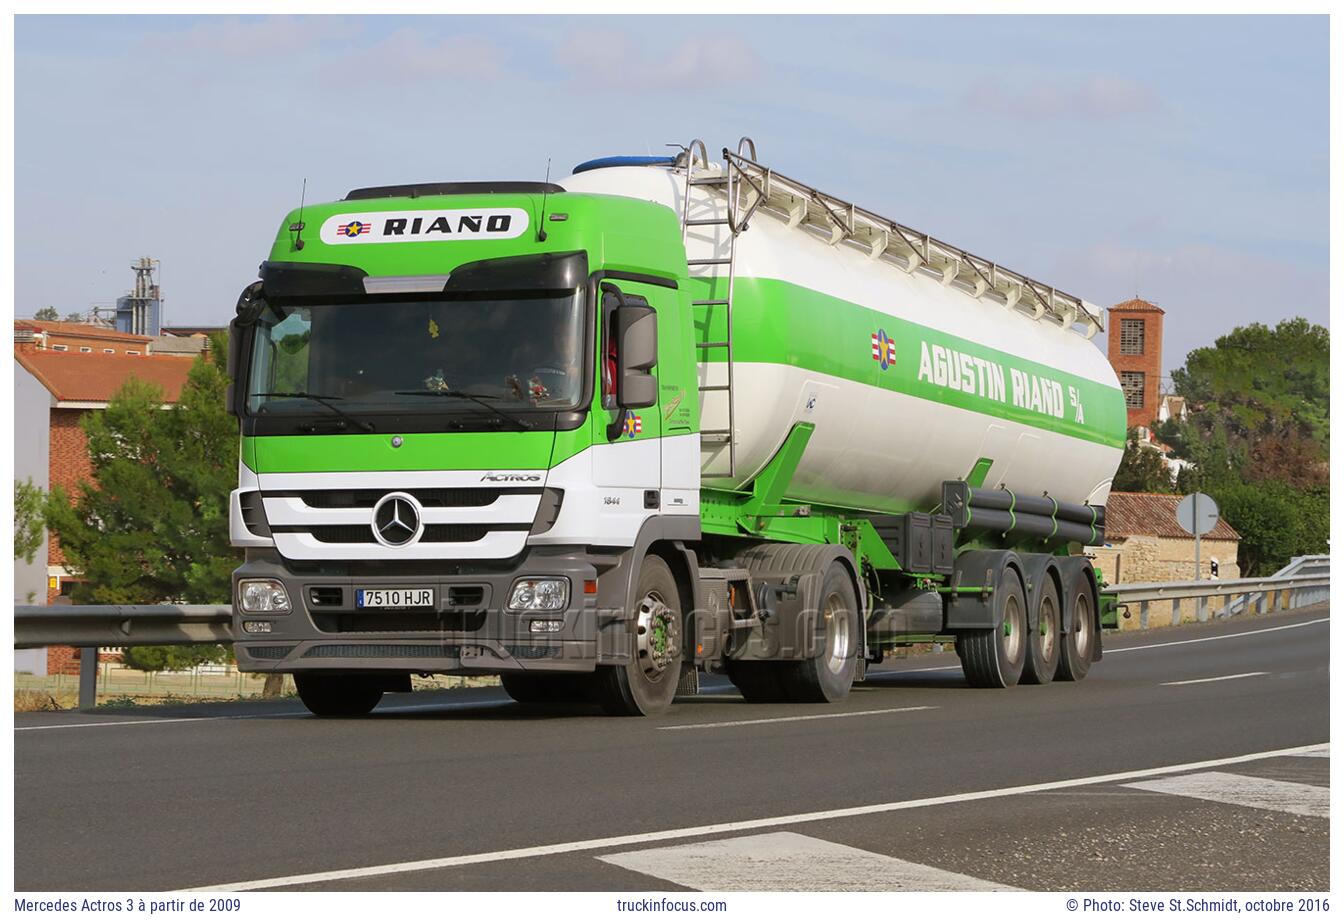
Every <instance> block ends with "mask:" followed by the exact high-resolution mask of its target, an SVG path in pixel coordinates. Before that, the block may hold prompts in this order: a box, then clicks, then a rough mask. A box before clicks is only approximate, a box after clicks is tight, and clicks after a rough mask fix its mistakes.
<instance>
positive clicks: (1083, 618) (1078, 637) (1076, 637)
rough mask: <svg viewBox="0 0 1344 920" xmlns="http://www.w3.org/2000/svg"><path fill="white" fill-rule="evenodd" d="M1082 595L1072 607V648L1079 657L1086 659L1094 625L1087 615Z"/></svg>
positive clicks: (1089, 650) (1090, 649) (1089, 649)
mask: <svg viewBox="0 0 1344 920" xmlns="http://www.w3.org/2000/svg"><path fill="white" fill-rule="evenodd" d="M1083 598H1084V595H1082V594H1080V595H1078V600H1077V601H1076V602H1075V603H1074V605H1073V647H1074V650H1075V651H1076V652H1077V653H1078V655H1079V657H1083V658H1085V657H1087V656H1088V655H1089V654H1090V653H1091V651H1092V630H1093V628H1094V624H1093V623H1092V617H1091V616H1089V615H1088V614H1089V613H1090V611H1089V610H1088V609H1087V602H1086V601H1085V600H1084V599H1083Z"/></svg>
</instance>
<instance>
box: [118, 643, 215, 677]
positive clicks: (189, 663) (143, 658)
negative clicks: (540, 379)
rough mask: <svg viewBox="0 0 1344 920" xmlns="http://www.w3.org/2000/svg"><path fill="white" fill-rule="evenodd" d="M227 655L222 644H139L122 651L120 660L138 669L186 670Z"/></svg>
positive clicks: (210, 662) (211, 662)
mask: <svg viewBox="0 0 1344 920" xmlns="http://www.w3.org/2000/svg"><path fill="white" fill-rule="evenodd" d="M228 657H229V650H228V649H226V648H225V647H224V646H222V645H140V646H134V647H132V648H128V649H125V650H124V651H123V652H122V660H123V661H124V662H125V663H126V664H127V665H128V666H130V667H132V668H135V669H136V670H139V671H188V670H190V669H191V668H194V667H196V666H197V665H198V664H219V663H220V662H223V661H227V660H228Z"/></svg>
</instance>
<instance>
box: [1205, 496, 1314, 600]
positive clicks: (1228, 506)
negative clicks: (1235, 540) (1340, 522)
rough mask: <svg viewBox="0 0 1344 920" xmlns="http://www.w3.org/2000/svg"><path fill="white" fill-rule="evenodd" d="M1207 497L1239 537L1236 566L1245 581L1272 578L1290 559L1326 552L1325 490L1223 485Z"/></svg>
mask: <svg viewBox="0 0 1344 920" xmlns="http://www.w3.org/2000/svg"><path fill="white" fill-rule="evenodd" d="M1210 494H1211V495H1212V496H1213V498H1214V501H1216V502H1217V503H1218V511H1219V514H1220V515H1221V516H1222V518H1223V519H1224V520H1225V521H1227V522H1228V523H1229V524H1231V525H1232V526H1233V527H1234V528H1236V530H1237V532H1238V533H1240V534H1241V545H1240V547H1239V548H1238V551H1237V562H1238V564H1239V565H1240V567H1241V574H1242V576H1243V577H1245V578H1256V577H1263V576H1265V575H1271V574H1273V573H1274V572H1276V571H1278V570H1279V569H1281V568H1282V567H1283V566H1285V565H1287V564H1288V562H1289V561H1290V560H1291V559H1292V557H1294V556H1303V555H1307V554H1309V553H1324V552H1326V550H1327V547H1328V542H1327V541H1328V539H1329V536H1330V499H1329V494H1328V493H1327V492H1326V490H1324V489H1299V488H1295V487H1293V486H1291V485H1289V484H1287V483H1283V482H1257V483H1252V482H1228V483H1224V484H1222V485H1220V486H1217V487H1215V488H1213V489H1211V490H1210Z"/></svg>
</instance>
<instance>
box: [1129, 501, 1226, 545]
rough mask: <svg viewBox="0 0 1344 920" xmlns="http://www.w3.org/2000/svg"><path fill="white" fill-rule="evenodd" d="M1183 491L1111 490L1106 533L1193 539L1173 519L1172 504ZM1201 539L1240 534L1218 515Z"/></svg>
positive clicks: (1174, 510) (1222, 538) (1174, 511)
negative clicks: (1178, 493) (1173, 492)
mask: <svg viewBox="0 0 1344 920" xmlns="http://www.w3.org/2000/svg"><path fill="white" fill-rule="evenodd" d="M1184 497H1185V496H1183V495H1162V494H1159V493H1156V492H1112V493H1111V497H1110V498H1108V499H1106V536H1107V537H1131V536H1143V537H1175V538H1177V539H1193V537H1191V536H1190V534H1188V533H1186V532H1185V531H1184V530H1182V529H1181V525H1180V524H1178V523H1176V505H1177V504H1178V503H1179V502H1180V500H1181V499H1182V498H1184ZM1204 539H1205V540H1240V539H1241V534H1239V533H1237V532H1236V531H1235V530H1233V529H1232V525H1231V524H1229V523H1227V521H1225V520H1223V519H1222V518H1219V519H1218V524H1217V526H1216V527H1214V528H1213V530H1211V531H1209V532H1208V533H1206V534H1204Z"/></svg>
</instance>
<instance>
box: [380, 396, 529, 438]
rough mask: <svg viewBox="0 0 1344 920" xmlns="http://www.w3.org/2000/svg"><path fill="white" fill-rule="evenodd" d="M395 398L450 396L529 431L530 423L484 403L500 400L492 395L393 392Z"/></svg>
mask: <svg viewBox="0 0 1344 920" xmlns="http://www.w3.org/2000/svg"><path fill="white" fill-rule="evenodd" d="M393 394H394V395H396V396H452V397H456V398H457V399H469V400H471V401H472V402H474V403H475V404H476V405H478V406H481V407H483V408H486V409H489V410H490V411H491V412H493V413H495V415H497V416H499V417H500V418H502V419H504V421H506V422H510V423H512V424H514V425H517V426H518V430H519V431H531V430H532V423H531V422H529V421H527V420H526V419H522V418H519V417H518V416H516V415H510V414H509V413H508V412H505V411H504V410H503V409H501V408H499V406H496V405H494V404H493V403H488V402H486V400H487V399H502V398H503V397H501V396H495V395H494V394H493V393H469V392H467V391H466V390H394V391H393Z"/></svg>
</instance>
